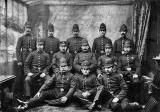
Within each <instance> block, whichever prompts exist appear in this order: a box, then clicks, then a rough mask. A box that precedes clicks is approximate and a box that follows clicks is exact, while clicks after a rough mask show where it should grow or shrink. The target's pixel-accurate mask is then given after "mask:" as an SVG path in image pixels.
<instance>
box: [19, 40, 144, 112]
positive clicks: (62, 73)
mask: <svg viewBox="0 0 160 112" xmlns="http://www.w3.org/2000/svg"><path fill="white" fill-rule="evenodd" d="M59 49H60V51H59V52H57V53H55V54H54V56H53V60H52V64H50V62H49V60H50V59H49V55H48V54H47V53H45V52H44V51H43V41H39V42H37V50H36V51H33V52H32V53H30V54H29V56H28V57H27V59H26V62H25V73H26V74H27V76H26V79H25V90H26V96H27V97H29V98H30V97H31V85H32V82H34V81H33V80H37V79H38V78H40V79H43V80H44V81H45V82H44V84H43V85H42V86H41V88H40V89H39V91H38V92H37V94H36V95H35V96H34V97H33V98H31V99H29V100H28V101H27V102H23V101H19V102H20V104H21V105H20V106H19V107H18V109H20V110H25V109H27V108H31V107H33V106H35V105H37V103H42V102H45V103H48V104H50V105H64V104H66V103H68V102H70V101H71V99H72V98H76V99H78V100H75V101H79V102H80V104H82V105H83V106H84V107H86V108H88V109H89V110H93V109H95V108H97V109H101V106H102V104H104V103H106V105H107V108H110V109H112V110H127V109H129V110H131V109H142V108H143V106H141V105H139V104H138V103H136V102H133V103H130V102H129V100H128V98H127V93H128V88H129V84H130V83H134V82H137V80H138V78H139V76H138V74H139V68H140V63H139V62H138V59H137V57H136V56H135V55H132V54H130V52H131V43H130V41H125V43H124V54H123V55H122V56H120V57H119V59H117V58H116V57H114V56H113V55H112V45H111V44H106V45H105V55H103V56H101V57H100V58H99V59H98V64H97V61H96V57H95V55H94V54H93V53H91V52H90V48H89V44H88V41H87V40H86V39H83V40H82V44H81V50H82V52H80V53H78V54H77V55H76V56H75V59H74V61H72V56H71V55H70V54H69V53H68V52H67V44H66V42H64V41H63V42H60V47H59ZM72 63H73V66H72ZM97 66H98V69H97V70H96V67H97ZM51 67H52V69H53V71H54V73H53V75H51V76H49V74H48V70H49V69H50V68H51ZM71 69H72V70H73V71H74V73H75V74H74V75H73V74H72V73H71ZM73 71H72V72H73ZM96 71H97V74H98V75H96V74H95V73H96Z"/></svg>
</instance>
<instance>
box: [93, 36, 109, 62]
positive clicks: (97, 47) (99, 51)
mask: <svg viewBox="0 0 160 112" xmlns="http://www.w3.org/2000/svg"><path fill="white" fill-rule="evenodd" d="M107 43H109V44H111V45H112V41H111V39H109V38H107V37H105V36H104V37H98V38H96V39H94V42H93V46H92V52H93V53H95V54H96V59H98V58H99V56H101V55H104V54H105V44H107Z"/></svg>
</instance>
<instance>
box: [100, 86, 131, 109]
mask: <svg viewBox="0 0 160 112" xmlns="http://www.w3.org/2000/svg"><path fill="white" fill-rule="evenodd" d="M113 98H114V96H113V95H112V94H111V93H110V92H109V91H107V90H106V88H105V87H103V88H102V92H101V95H100V98H99V103H100V104H101V105H104V106H105V107H106V108H108V109H112V110H114V111H116V110H121V111H122V110H126V109H127V108H130V107H129V100H128V99H127V98H124V99H122V100H120V101H118V102H117V103H114V102H112V100H113Z"/></svg>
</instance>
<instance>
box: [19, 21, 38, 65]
mask: <svg viewBox="0 0 160 112" xmlns="http://www.w3.org/2000/svg"><path fill="white" fill-rule="evenodd" d="M31 30H32V29H31V24H30V23H29V22H26V23H25V35H23V36H22V37H20V38H19V39H18V42H17V46H16V55H17V60H18V65H24V62H25V60H26V58H27V56H28V55H29V53H31V52H32V51H34V50H36V38H34V37H33V36H32V35H31Z"/></svg>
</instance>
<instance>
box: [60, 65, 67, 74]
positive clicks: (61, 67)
mask: <svg viewBox="0 0 160 112" xmlns="http://www.w3.org/2000/svg"><path fill="white" fill-rule="evenodd" d="M59 69H60V72H61V73H65V72H67V71H68V70H69V67H68V66H67V65H65V66H60V68H59Z"/></svg>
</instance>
